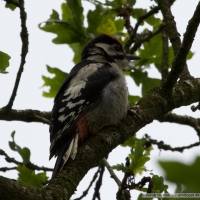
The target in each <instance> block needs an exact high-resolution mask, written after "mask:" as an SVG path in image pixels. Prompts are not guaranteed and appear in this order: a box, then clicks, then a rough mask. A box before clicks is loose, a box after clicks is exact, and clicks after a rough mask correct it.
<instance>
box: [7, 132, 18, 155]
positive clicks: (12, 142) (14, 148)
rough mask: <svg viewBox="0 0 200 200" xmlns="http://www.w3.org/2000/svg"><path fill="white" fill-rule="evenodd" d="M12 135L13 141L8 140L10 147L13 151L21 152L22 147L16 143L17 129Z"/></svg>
mask: <svg viewBox="0 0 200 200" xmlns="http://www.w3.org/2000/svg"><path fill="white" fill-rule="evenodd" d="M11 137H12V140H13V141H9V142H8V144H9V146H10V149H11V150H13V151H17V152H19V151H20V150H21V147H20V146H19V145H17V144H16V143H15V138H14V137H15V131H13V132H12V133H11Z"/></svg>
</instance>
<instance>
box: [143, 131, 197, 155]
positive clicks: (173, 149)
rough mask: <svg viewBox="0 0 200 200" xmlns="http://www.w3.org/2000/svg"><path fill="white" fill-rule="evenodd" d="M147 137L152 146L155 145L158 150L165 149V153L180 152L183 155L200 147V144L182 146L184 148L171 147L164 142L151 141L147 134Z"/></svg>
mask: <svg viewBox="0 0 200 200" xmlns="http://www.w3.org/2000/svg"><path fill="white" fill-rule="evenodd" d="M145 137H146V138H147V140H148V141H149V142H150V143H151V144H155V145H157V146H158V149H163V150H165V151H178V152H180V153H182V152H183V151H184V150H186V149H191V148H193V147H198V146H200V142H196V143H194V144H191V145H188V146H182V147H171V146H170V145H168V144H165V143H164V142H163V141H157V140H154V139H151V138H150V136H149V135H147V134H145Z"/></svg>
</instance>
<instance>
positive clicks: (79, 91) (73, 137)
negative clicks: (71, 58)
mask: <svg viewBox="0 0 200 200" xmlns="http://www.w3.org/2000/svg"><path fill="white" fill-rule="evenodd" d="M113 79H114V76H113V75H112V73H111V66H110V65H109V64H107V63H99V62H98V63H96V62H94V61H90V60H85V61H82V62H80V63H79V64H77V65H76V66H75V67H74V68H73V69H72V71H71V72H70V74H69V75H68V77H67V78H66V79H65V81H64V82H63V84H62V86H61V88H60V90H59V91H58V94H57V96H56V98H55V101H54V107H53V110H52V120H51V124H50V140H51V146H50V159H51V158H52V157H53V156H54V155H55V156H58V158H57V161H56V165H55V169H54V173H56V172H57V171H60V170H61V169H62V167H63V165H64V163H63V156H65V157H66V160H67V159H68V157H69V156H70V151H71V152H72V153H73V151H75V153H76V150H75V148H76V149H77V146H74V145H77V140H78V134H77V132H76V131H77V130H76V129H75V125H76V123H77V122H78V121H79V120H80V119H81V117H82V116H84V115H85V114H86V113H87V112H88V110H89V109H90V108H91V107H92V106H95V102H97V100H98V99H99V96H100V95H101V92H102V91H103V89H104V88H105V87H106V86H107V85H108V84H109V83H110V82H111V81H112V80H113ZM68 150H69V151H68ZM67 151H68V155H66V152H67ZM71 156H73V155H71ZM74 157H75V155H74ZM65 162H66V161H65Z"/></svg>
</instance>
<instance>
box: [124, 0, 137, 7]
mask: <svg viewBox="0 0 200 200" xmlns="http://www.w3.org/2000/svg"><path fill="white" fill-rule="evenodd" d="M126 3H127V5H128V6H130V7H133V6H134V5H135V3H136V0H126Z"/></svg>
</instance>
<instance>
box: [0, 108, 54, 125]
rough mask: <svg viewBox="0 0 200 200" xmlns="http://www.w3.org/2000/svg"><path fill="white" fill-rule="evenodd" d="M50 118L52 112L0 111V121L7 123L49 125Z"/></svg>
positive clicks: (2, 109)
mask: <svg viewBox="0 0 200 200" xmlns="http://www.w3.org/2000/svg"><path fill="white" fill-rule="evenodd" d="M50 117H51V112H45V111H43V112H42V111H39V110H31V109H29V110H14V109H11V110H7V109H5V108H1V109H0V120H5V121H23V122H41V123H44V124H49V123H50Z"/></svg>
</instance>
